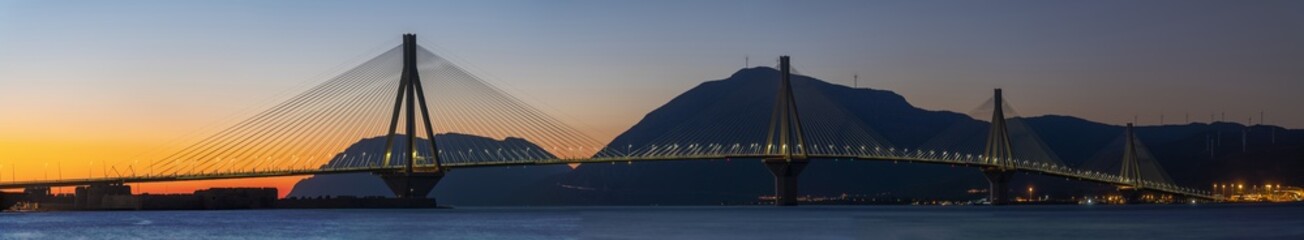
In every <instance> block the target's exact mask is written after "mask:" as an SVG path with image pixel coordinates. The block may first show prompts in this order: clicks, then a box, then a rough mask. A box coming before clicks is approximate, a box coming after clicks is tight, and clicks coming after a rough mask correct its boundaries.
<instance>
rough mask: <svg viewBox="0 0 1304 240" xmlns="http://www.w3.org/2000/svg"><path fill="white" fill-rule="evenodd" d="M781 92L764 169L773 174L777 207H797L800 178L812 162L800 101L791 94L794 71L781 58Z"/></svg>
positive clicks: (767, 146) (775, 106)
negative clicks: (800, 113) (799, 112)
mask: <svg viewBox="0 0 1304 240" xmlns="http://www.w3.org/2000/svg"><path fill="white" fill-rule="evenodd" d="M779 74H780V75H779V91H778V96H776V97H775V98H774V111H773V112H772V113H771V117H770V128H769V133H768V134H767V136H766V144H765V154H766V155H770V156H773V157H772V158H766V159H763V160H762V162H764V163H765V167H766V168H769V169H770V173H771V174H774V205H777V206H795V205H797V178H798V175H800V174H801V171H802V170H805V169H806V165H807V164H809V163H810V159H808V158H807V157H806V140H805V137H804V136H803V135H802V130H801V118H800V117H799V114H797V101H796V100H795V99H794V98H793V94H792V68H791V66H789V64H788V56H780V57H779Z"/></svg>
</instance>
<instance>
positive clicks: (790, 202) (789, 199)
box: [762, 159, 810, 206]
mask: <svg viewBox="0 0 1304 240" xmlns="http://www.w3.org/2000/svg"><path fill="white" fill-rule="evenodd" d="M762 161H763V162H764V163H765V167H766V168H769V169H770V173H771V174H774V205H775V206H796V205H797V178H798V176H799V175H801V171H802V170H805V169H806V164H809V163H810V160H807V159H765V160H762Z"/></svg>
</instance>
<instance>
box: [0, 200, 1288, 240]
mask: <svg viewBox="0 0 1304 240" xmlns="http://www.w3.org/2000/svg"><path fill="white" fill-rule="evenodd" d="M0 239H1304V205H1300V204H1292V205H1171V206H1007V207H983V206H954V207H938V206H868V207H860V206H845V207H843V206H839V207H822V206H802V207H795V208H777V207H768V206H752V207H559V208H543V207H519V208H458V209H424V210H249V211H160V212H44V213H0Z"/></svg>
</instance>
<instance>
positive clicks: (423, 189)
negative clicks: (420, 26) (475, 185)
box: [377, 34, 444, 198]
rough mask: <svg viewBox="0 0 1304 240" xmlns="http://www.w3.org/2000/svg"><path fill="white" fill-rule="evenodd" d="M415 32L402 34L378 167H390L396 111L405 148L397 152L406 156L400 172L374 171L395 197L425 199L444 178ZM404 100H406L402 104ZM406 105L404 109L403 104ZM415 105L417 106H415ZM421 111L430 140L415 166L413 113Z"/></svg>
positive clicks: (414, 121)
mask: <svg viewBox="0 0 1304 240" xmlns="http://www.w3.org/2000/svg"><path fill="white" fill-rule="evenodd" d="M417 48H418V47H417V35H416V34H403V72H402V75H401V77H402V79H401V80H400V83H399V87H398V94H397V95H396V97H395V99H394V115H393V117H392V118H390V122H389V134H388V135H386V136H385V157H384V161H383V162H382V166H390V165H389V164H390V161H391V160H392V159H393V157H394V156H393V155H394V138H395V137H397V136H398V135H397V130H398V126H399V117H400V115H401V114H400V113H406V117H405V118H406V121H405V122H406V123H405V124H404V125H405V126H406V128H407V129H406V130H407V135H406V137H407V149H406V150H405V151H404V152H403V153H401V154H403V155H406V156H407V161H405V162H404V163H405V164H404V166H403V170H402V171H385V172H378V173H377V175H380V177H381V178H382V179H384V180H385V185H388V186H389V188H390V190H391V191H393V192H394V196H396V197H398V198H426V197H427V196H429V195H430V191H431V190H433V189H434V188H435V185H436V184H438V183H439V180H440V179H442V178H443V177H444V168H442V167H441V164H440V163H439V155H438V153H439V147H438V146H437V145H436V143H435V134H434V128H433V127H432V125H431V124H430V112H429V107H427V106H426V96H425V91H423V90H422V88H421V76H420V74H419V72H418V71H417ZM405 102H406V103H405ZM405 106H406V111H404V107H405ZM418 106H420V107H419V108H418ZM418 111H420V112H421V120H422V123H423V124H425V125H424V127H425V133H426V139H427V141H426V142H428V143H430V155H429V156H428V157H427V162H426V164H428V165H425V166H424V167H421V168H418V167H417V166H416V164H417V161H418V160H421V157H420V155H419V154H418V153H417V144H418V142H417V137H416V136H417V134H418V133H417V131H416V124H418V123H417V118H416V113H417V112H418Z"/></svg>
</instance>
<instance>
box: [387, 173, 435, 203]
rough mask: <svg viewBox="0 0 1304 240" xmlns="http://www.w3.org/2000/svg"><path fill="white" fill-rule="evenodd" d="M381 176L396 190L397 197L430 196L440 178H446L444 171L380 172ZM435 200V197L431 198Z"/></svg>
mask: <svg viewBox="0 0 1304 240" xmlns="http://www.w3.org/2000/svg"><path fill="white" fill-rule="evenodd" d="M378 175H380V178H381V179H383V180H385V185H386V186H388V187H389V190H390V191H393V192H394V197H397V198H429V196H430V191H431V190H434V189H435V185H436V184H439V180H440V179H443V178H444V172H443V171H438V172H413V173H405V172H384V173H379V174H378ZM430 199H431V200H434V198H430Z"/></svg>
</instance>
